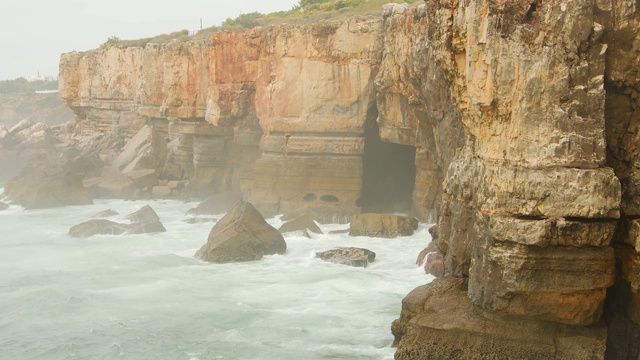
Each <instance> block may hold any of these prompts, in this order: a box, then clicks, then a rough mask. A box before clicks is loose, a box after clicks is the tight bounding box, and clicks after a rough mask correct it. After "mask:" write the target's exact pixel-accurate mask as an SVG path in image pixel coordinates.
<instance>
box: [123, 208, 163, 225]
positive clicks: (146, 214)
mask: <svg viewBox="0 0 640 360" xmlns="http://www.w3.org/2000/svg"><path fill="white" fill-rule="evenodd" d="M125 219H127V220H129V221H131V222H133V223H146V222H160V217H159V216H158V214H157V213H156V212H155V211H154V210H153V208H152V207H151V206H149V205H145V206H143V207H142V208H140V210H138V211H136V212H133V213H131V214H129V215H127V217H125Z"/></svg>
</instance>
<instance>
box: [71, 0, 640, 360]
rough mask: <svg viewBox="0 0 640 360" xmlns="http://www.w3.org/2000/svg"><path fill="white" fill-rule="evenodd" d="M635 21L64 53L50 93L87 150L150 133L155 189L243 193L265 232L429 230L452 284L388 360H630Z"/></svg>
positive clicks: (367, 27)
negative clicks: (279, 226) (162, 181)
mask: <svg viewBox="0 0 640 360" xmlns="http://www.w3.org/2000/svg"><path fill="white" fill-rule="evenodd" d="M639 12H640V9H638V8H637V4H636V2H634V1H630V0H559V1H553V2H551V1H540V0H536V1H532V0H511V1H505V0H469V1H461V0H460V1H459V0H429V1H425V3H424V4H421V5H419V6H414V7H409V6H407V5H404V4H403V5H400V4H388V5H385V6H384V8H383V9H382V16H381V17H355V18H351V19H348V20H343V21H323V22H320V23H316V24H311V25H306V26H292V25H291V26H289V25H279V26H272V27H268V28H257V29H254V30H251V31H249V32H246V33H229V32H222V33H218V34H214V35H213V36H212V37H211V38H210V39H209V40H208V41H204V42H186V43H177V42H176V43H171V44H167V45H155V44H149V45H147V46H145V47H144V48H115V47H112V48H103V49H97V50H93V51H90V52H86V53H70V54H64V55H63V56H62V59H61V63H60V91H61V93H62V97H63V98H64V99H65V101H66V102H67V104H68V105H69V106H70V107H71V108H72V109H73V110H74V112H75V114H76V117H77V121H78V129H77V131H78V132H79V133H96V132H98V133H108V132H112V131H120V132H122V133H123V134H125V135H127V134H128V135H129V136H130V135H133V134H134V133H136V132H138V130H139V129H141V128H143V126H145V125H150V126H151V127H152V128H153V132H154V133H155V134H158V135H160V137H161V138H165V139H166V141H168V144H169V145H168V147H167V149H164V150H163V149H160V150H154V151H155V152H156V153H162V154H164V155H163V159H165V160H164V162H163V163H162V165H160V164H158V165H156V166H158V173H159V176H160V177H161V178H167V179H169V178H171V179H189V180H190V181H191V182H193V183H194V184H195V185H196V186H197V187H198V188H199V189H201V190H202V191H204V192H207V191H209V192H214V193H217V192H223V191H227V190H238V189H239V190H241V191H242V193H243V196H244V198H245V199H248V200H250V201H251V202H252V203H253V204H255V205H256V207H257V208H258V209H259V210H260V211H261V212H263V213H264V214H265V215H267V216H269V215H273V214H276V213H283V212H285V213H286V212H296V211H299V209H301V208H306V209H307V211H308V212H309V213H310V214H311V215H312V216H313V217H314V218H316V219H318V220H327V221H328V220H341V219H347V218H348V216H350V215H353V214H356V213H359V212H366V211H379V212H385V211H386V212H392V211H407V210H410V211H411V212H412V213H413V214H415V215H417V216H418V217H419V218H420V219H422V220H429V219H435V218H436V216H437V217H438V219H437V221H438V224H437V228H436V231H435V232H434V235H435V236H434V238H435V240H434V241H435V242H436V245H437V246H436V248H437V250H438V251H437V253H434V254H432V255H430V256H429V257H428V259H429V261H430V262H431V263H432V264H431V265H433V263H434V262H439V263H440V264H439V265H440V266H439V267H440V268H441V269H443V272H444V273H445V274H446V275H445V276H444V277H443V278H441V279H438V280H437V281H436V282H434V283H433V284H429V285H426V286H424V287H420V288H418V289H416V290H415V291H414V292H412V293H411V294H410V295H409V296H407V298H405V300H404V301H403V310H402V314H401V316H400V319H398V320H397V321H396V322H394V325H393V327H392V329H393V333H394V335H395V336H396V345H398V351H397V354H396V357H397V358H399V359H409V358H412V359H417V358H446V359H455V358H465V359H466V358H503V356H517V357H518V358H536V359H537V358H540V359H548V358H558V359H565V358H566V359H569V358H593V359H601V358H604V357H605V351H606V357H607V358H611V359H613V358H629V359H631V358H637V356H638V354H640V349H639V348H638V346H637V345H634V344H635V343H637V341H636V340H637V339H638V338H640V328H638V326H637V325H636V324H637V323H640V315H639V314H640V285H639V284H640V282H638V274H639V273H640V271H639V270H638V269H640V267H639V266H640V265H639V264H640V255H638V253H639V251H640V246H639V245H638V239H637V237H638V236H639V235H638V234H640V230H639V228H640V223H639V222H638V220H637V217H638V215H639V214H640V200H638V196H637V194H638V193H639V192H640V172H639V171H638V168H640V166H638V165H637V164H636V163H637V160H638V159H640V155H639V151H640V150H638V149H640V145H638V143H639V142H638V141H636V140H637V134H638V131H639V130H640V125H639V124H640V121H638V116H637V115H638V113H637V109H638V105H639V104H638V96H637V94H638V91H640V86H639V84H640V82H639V80H640V79H639V76H640V75H638V68H639V66H640V64H639V63H638V62H639V61H640V60H638V59H640V57H639V56H638V55H640V54H638V52H639V51H640V50H638V49H639V48H640V47H639V46H637V45H638V44H639V43H640V42H639V40H640V35H639V34H640V24H639V23H638V13H639ZM152 148H153V149H157V148H162V146H154V147H152ZM165 153H166V154H165ZM428 268H435V267H433V266H428ZM457 312H459V314H458V313H457ZM603 314H604V316H603ZM514 334H515V335H517V336H514Z"/></svg>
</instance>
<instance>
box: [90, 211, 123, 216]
mask: <svg viewBox="0 0 640 360" xmlns="http://www.w3.org/2000/svg"><path fill="white" fill-rule="evenodd" d="M116 215H120V213H119V212H117V211H113V210H111V209H107V210H104V211H101V212H99V213H97V214H95V215H93V216H92V217H94V218H107V217H113V216H116Z"/></svg>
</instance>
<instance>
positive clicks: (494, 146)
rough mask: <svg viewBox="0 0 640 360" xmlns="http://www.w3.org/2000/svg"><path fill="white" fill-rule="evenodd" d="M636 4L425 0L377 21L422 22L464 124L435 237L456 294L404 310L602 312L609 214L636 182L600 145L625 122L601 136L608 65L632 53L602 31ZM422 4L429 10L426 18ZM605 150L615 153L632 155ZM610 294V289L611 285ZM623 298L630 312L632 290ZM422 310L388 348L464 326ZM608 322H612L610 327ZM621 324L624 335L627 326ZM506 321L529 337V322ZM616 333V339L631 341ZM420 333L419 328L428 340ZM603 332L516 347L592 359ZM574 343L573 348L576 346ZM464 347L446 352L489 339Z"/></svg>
mask: <svg viewBox="0 0 640 360" xmlns="http://www.w3.org/2000/svg"><path fill="white" fill-rule="evenodd" d="M634 6H635V5H632V4H631V2H628V1H611V2H606V1H597V2H591V1H580V0H575V1H559V2H531V1H512V2H502V1H491V0H484V1H483V0H478V1H470V2H464V3H462V2H458V1H454V2H449V1H429V2H426V3H425V5H421V6H419V7H415V8H411V9H408V10H407V11H405V12H403V13H399V12H398V13H393V14H390V15H389V16H388V18H387V19H386V20H385V26H386V27H385V29H387V28H388V27H389V25H388V24H393V23H408V22H411V24H412V26H411V28H416V27H417V28H420V29H423V33H424V34H425V37H426V39H427V40H428V44H429V45H428V46H429V48H430V50H429V52H430V53H431V54H432V55H431V56H432V57H433V59H434V62H435V63H436V64H437V66H438V67H439V68H440V69H441V70H442V71H443V73H444V75H445V78H446V79H447V80H448V81H450V84H451V86H450V87H449V88H448V91H449V97H450V99H451V100H452V103H453V104H454V105H455V107H456V108H457V109H458V112H459V114H460V116H461V121H462V123H463V124H464V132H465V146H464V148H463V149H462V150H461V151H459V152H458V153H457V154H456V156H455V158H454V160H453V162H452V163H451V165H450V166H449V168H448V171H447V175H446V176H445V179H444V188H443V198H442V206H441V213H440V215H441V216H440V218H439V221H438V238H437V240H436V242H437V247H438V249H439V252H440V254H439V255H438V256H440V257H441V258H440V259H442V260H443V261H444V272H445V273H446V274H449V275H453V276H455V277H459V278H461V279H465V278H466V279H467V280H466V281H467V282H468V289H463V290H461V291H459V293H460V294H462V295H464V294H465V293H466V295H467V297H464V296H458V300H456V299H455V298H447V297H448V296H445V295H444V294H443V293H438V294H436V293H434V294H432V295H433V297H432V298H433V299H434V302H433V305H431V306H428V309H427V308H420V307H416V308H415V309H417V310H415V309H414V310H415V311H416V312H417V313H418V314H419V315H421V316H425V319H426V317H428V315H427V314H429V313H434V312H435V313H440V312H442V313H443V314H444V313H446V312H447V310H446V309H447V306H448V305H446V304H447V303H452V304H453V303H457V305H458V307H463V306H464V307H469V308H470V309H471V308H473V309H476V310H473V311H478V309H481V310H483V311H485V313H484V314H488V315H490V316H492V317H495V316H498V315H497V314H500V315H501V316H504V317H503V319H505V320H506V321H530V322H531V323H530V324H532V325H533V326H539V325H536V324H543V321H551V322H553V323H561V324H571V325H573V326H575V325H582V326H584V325H590V324H601V323H600V320H601V315H602V313H603V308H604V306H605V297H606V296H607V288H609V287H610V286H611V285H613V284H614V281H615V279H616V276H618V277H619V276H620V275H616V264H615V256H614V249H613V248H612V247H611V242H612V239H617V238H620V239H624V236H621V232H622V233H624V232H625V231H624V230H622V231H621V229H620V227H617V226H616V225H617V223H618V220H617V219H619V218H620V216H621V209H622V216H624V215H625V213H624V211H625V210H624V209H625V205H624V204H625V201H628V200H625V198H626V197H628V195H629V192H630V191H631V192H632V191H633V190H631V187H629V186H628V185H627V184H626V183H625V182H626V181H629V180H628V179H629V178H630V177H629V178H627V180H624V178H620V180H621V181H622V185H621V181H619V180H618V177H617V176H616V175H617V174H619V173H621V169H620V168H619V167H617V166H616V164H615V163H612V161H611V159H610V155H609V156H607V154H608V153H611V149H610V148H611V145H612V144H613V145H616V146H620V141H621V140H620V139H621V138H623V136H624V135H622V133H623V132H622V131H620V130H621V129H623V128H624V129H628V126H629V125H621V126H620V127H618V125H617V124H616V125H615V126H616V127H617V128H618V129H620V130H617V131H613V134H614V135H615V134H617V135H615V136H619V137H618V138H616V139H615V140H616V141H612V140H611V139H609V140H607V139H606V138H605V134H606V135H607V136H609V137H611V135H612V131H610V130H609V128H610V127H611V125H610V122H617V121H619V120H623V119H625V118H626V119H628V117H624V116H622V117H621V119H617V118H612V117H611V115H610V114H609V112H612V111H617V112H619V111H620V110H621V108H616V109H615V110H614V109H613V108H611V107H610V104H611V103H610V95H609V92H608V89H607V87H608V86H607V87H605V78H607V79H608V78H610V77H615V76H613V74H615V73H617V71H618V70H612V69H611V70H609V69H610V68H616V67H620V66H623V67H625V68H626V69H628V68H629V66H630V65H628V64H625V65H621V64H619V63H618V59H619V58H621V57H622V58H624V57H625V56H626V57H627V58H633V59H634V60H631V59H629V62H630V63H631V64H633V61H635V50H628V49H629V48H628V47H626V48H625V47H622V46H620V45H618V46H617V48H616V46H615V42H616V41H618V40H617V39H616V40H612V39H614V38H615V37H614V36H613V35H612V32H615V31H616V29H621V28H624V29H625V31H630V28H633V26H635V25H634V21H635V20H631V18H632V16H631V14H634V13H635V10H634ZM423 12H424V13H427V14H432V15H433V16H432V17H426V18H423V17H421V13H423ZM417 19H420V20H417ZM614 19H615V20H614ZM416 20H417V21H416ZM637 28H638V27H637V26H635V28H634V29H635V30H633V31H632V32H636V31H637ZM636 33H637V32H636ZM605 34H607V35H605ZM625 34H628V33H625ZM391 36H393V35H391ZM627 36H628V35H627ZM439 45H440V46H443V47H441V48H438V47H437V46H439ZM611 47H613V48H614V50H613V51H612V52H610V50H611V49H610V48H611ZM623 53H624V54H625V55H624V56H623V55H621V54H623ZM612 54H617V59H616V60H615V61H614V60H609V59H610V56H612ZM610 72H611V74H609V73H610ZM618 74H619V73H618ZM623 81H624V80H623ZM605 90H606V91H605ZM617 100H620V99H619V98H618V97H616V101H617ZM624 101H625V100H623V101H622V102H623V103H624ZM605 104H606V105H605ZM627 104H628V102H627ZM622 109H628V107H627V108H625V107H624V106H623V107H622ZM625 111H626V110H625ZM626 115H628V114H626ZM614 119H615V120H614ZM623 121H624V120H623ZM627 124H629V123H627ZM625 131H626V130H625ZM607 142H609V149H608V148H607ZM631 148H633V147H631ZM615 149H618V150H617V151H618V154H624V155H621V157H622V156H626V155H627V154H629V153H628V152H627V151H629V150H626V149H625V150H624V151H619V150H620V149H621V147H616V148H615ZM631 151H632V150H631ZM625 164H629V163H628V162H626V163H625ZM608 165H609V166H610V167H609V166H608ZM625 166H626V165H625ZM630 198H631V199H633V196H631V197H630ZM621 203H622V204H623V205H622V207H621ZM627 203H628V202H627ZM616 228H618V230H617V231H616ZM614 233H615V234H614ZM627 243H628V241H627ZM616 248H617V249H618V248H619V245H616ZM618 253H619V254H620V253H621V252H620V250H618ZM627 253H629V252H627ZM631 253H633V252H631ZM623 257H624V256H623ZM442 260H438V258H435V260H434V261H435V262H440V261H442ZM630 263H633V262H632V261H623V264H630ZM428 265H429V264H428ZM624 269H630V267H628V266H627V267H625V266H624V265H623V274H629V273H630V272H629V271H625V270H624ZM626 278H627V279H630V278H632V277H629V276H627V277H626ZM438 286H439V285H438V284H437V283H433V284H430V285H427V286H425V287H424V289H425V291H431V290H434V291H435V289H436V288H437V287H438ZM631 289H632V290H631V293H632V294H633V286H631ZM430 296H431V295H430ZM609 296H610V297H611V299H610V300H613V298H614V297H615V295H613V293H612V292H609ZM408 298H409V297H408ZM440 299H442V300H440ZM408 301H409V300H407V299H406V302H408ZM607 301H608V302H609V300H607ZM438 303H439V305H438ZM628 303H629V304H630V306H631V307H630V308H629V310H630V311H629V312H630V314H631V315H632V316H633V310H632V309H633V306H632V305H633V296H631V297H630V299H629V300H628ZM472 304H473V305H472ZM409 306H411V305H408V304H406V307H409ZM407 310H410V309H408V308H407ZM478 314H480V313H478ZM483 316H486V315H483ZM457 318H459V319H464V318H465V316H464V315H461V316H459V317H457ZM466 318H469V317H466ZM518 319H527V320H518ZM433 321H440V322H442V321H445V320H443V319H440V320H438V319H430V320H429V321H426V320H425V321H413V320H412V321H407V319H406V318H405V319H403V318H401V319H400V320H399V322H398V323H396V324H395V325H394V326H395V327H396V329H398V328H404V327H406V329H407V330H408V331H407V332H406V334H409V333H410V332H411V333H412V335H410V336H408V337H405V336H404V335H401V336H399V337H398V340H399V343H398V345H399V348H398V353H397V356H399V357H400V358H405V357H407V356H408V357H407V358H415V357H420V356H421V355H424V356H426V357H434V358H438V356H440V357H442V356H443V354H444V353H445V352H448V351H454V349H452V348H449V347H450V346H451V345H452V344H451V342H450V341H448V340H445V339H442V341H441V342H431V340H432V339H433V337H434V336H436V335H435V334H438V335H437V336H445V335H446V336H452V335H453V334H455V333H456V332H457V331H460V330H461V329H463V328H464V327H466V325H465V326H463V327H461V328H457V327H456V330H453V329H449V330H443V329H439V330H437V331H436V332H435V333H434V332H433V331H434V330H433V329H434V328H436V327H435V326H431V325H428V322H433ZM483 321H484V320H483ZM616 321H619V320H618V319H612V320H611V321H610V323H609V327H610V329H618V331H619V329H620V327H619V326H617V327H616V324H615V323H616ZM627 325H628V324H627ZM598 326H599V325H598ZM625 326H626V325H625ZM429 329H431V330H429ZM576 329H583V328H580V327H578V328H576ZM584 329H586V328H584ZM631 329H632V327H628V328H627V330H628V333H627V335H629V334H633V333H634V331H632V330H631ZM572 331H573V330H572ZM396 332H397V331H396ZM403 332H404V330H403V331H400V332H399V333H403ZM463 332H465V333H468V332H469V330H464V331H463ZM472 332H473V333H474V336H475V337H477V338H476V340H480V339H486V340H487V341H488V340H489V339H491V341H492V343H493V344H495V341H496V339H499V338H500V336H499V335H497V334H495V333H493V331H487V330H481V331H477V330H473V331H472ZM517 332H518V333H522V334H526V336H528V335H530V334H531V333H534V332H535V330H534V329H522V330H519V331H517ZM397 333H398V332H397ZM418 333H420V335H416V334H418ZM512 333H513V332H512ZM585 334H587V333H585ZM624 338H625V339H624V340H620V342H624V341H629V338H628V337H626V336H625V337H624ZM418 339H423V341H425V342H426V341H427V339H429V342H430V344H434V346H424V345H421V344H419V341H418ZM603 339H604V337H603V336H602V334H600V335H596V334H591V335H587V336H586V337H585V338H583V339H582V340H580V342H578V343H577V344H575V346H574V347H573V349H572V350H571V352H569V353H566V354H564V353H563V352H559V351H557V349H556V350H554V349H553V348H550V352H549V354H548V355H540V354H538V355H536V354H535V353H533V352H532V353H528V354H527V353H525V354H523V355H522V356H523V358H536V356H537V357H541V358H549V357H551V358H567V357H573V358H575V357H588V358H603V357H604V356H605V354H604V348H603V347H601V345H602V341H603ZM483 341H484V340H483ZM523 341H525V342H529V341H531V342H532V343H533V341H534V340H532V339H530V340H523ZM609 341H610V342H611V336H610V337H609ZM616 341H617V340H616ZM614 342H615V341H614ZM436 343H437V344H438V345H435V344H436ZM553 343H557V339H556V340H554V342H553ZM594 343H599V344H600V345H598V346H599V347H598V348H597V349H596V348H591V347H588V346H586V345H587V344H594ZM447 344H449V345H447ZM581 345H582V346H585V347H584V348H583V349H582V350H580V351H584V352H581V353H573V351H578V350H579V347H580V346H581ZM519 346H521V345H515V344H512V345H507V348H509V347H513V349H517V348H518V347H519ZM620 347H622V346H620ZM620 347H619V348H620ZM471 348H472V349H473V351H472V352H466V351H467V350H465V349H459V351H458V350H456V351H457V352H459V354H460V355H461V356H462V357H465V358H483V355H482V354H483V353H484V354H486V350H488V349H490V348H491V346H489V345H486V346H485V347H484V348H483V346H480V347H479V348H476V347H473V346H472V347H471ZM584 349H589V350H588V351H585V350H584ZM627 349H629V348H627ZM494 350H495V349H494ZM494 350H491V351H494ZM495 351H497V350H495ZM465 354H466V355H465ZM607 356H608V357H610V358H614V357H619V356H622V358H633V357H634V356H636V355H633V353H632V352H628V353H622V354H621V353H618V354H617V355H612V353H608V354H607Z"/></svg>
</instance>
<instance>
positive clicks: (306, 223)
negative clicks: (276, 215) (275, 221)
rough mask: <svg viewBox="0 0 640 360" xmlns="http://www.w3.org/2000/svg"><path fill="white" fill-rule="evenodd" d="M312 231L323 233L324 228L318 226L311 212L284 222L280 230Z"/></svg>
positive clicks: (283, 231)
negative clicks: (310, 214)
mask: <svg viewBox="0 0 640 360" xmlns="http://www.w3.org/2000/svg"><path fill="white" fill-rule="evenodd" d="M305 230H308V231H311V232H313V233H316V234H323V232H322V230H320V228H319V227H318V225H317V224H316V222H315V221H313V219H312V218H311V216H309V214H306V213H305V214H302V215H300V216H298V217H297V218H295V219H292V220H289V221H287V222H286V223H284V224H282V226H280V228H279V229H278V231H280V232H281V233H283V234H284V233H287V232H293V231H305Z"/></svg>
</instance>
